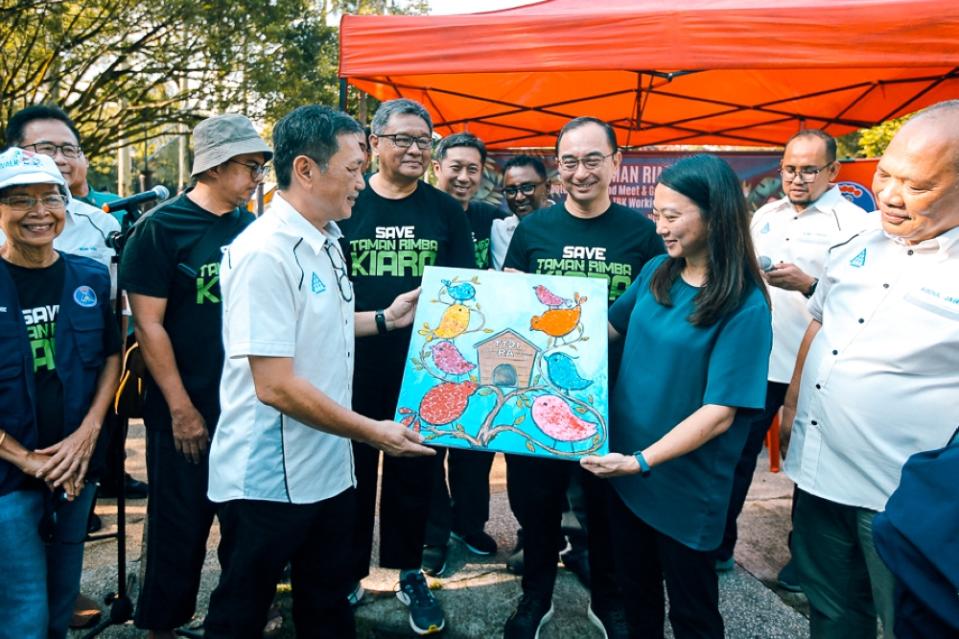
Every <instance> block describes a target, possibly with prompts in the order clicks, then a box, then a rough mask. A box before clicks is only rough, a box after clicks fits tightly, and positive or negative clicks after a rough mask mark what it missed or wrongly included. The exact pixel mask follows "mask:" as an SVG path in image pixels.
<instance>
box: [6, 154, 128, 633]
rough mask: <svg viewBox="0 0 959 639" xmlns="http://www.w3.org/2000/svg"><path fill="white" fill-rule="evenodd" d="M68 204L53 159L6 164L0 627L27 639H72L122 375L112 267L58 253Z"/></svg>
mask: <svg viewBox="0 0 959 639" xmlns="http://www.w3.org/2000/svg"><path fill="white" fill-rule="evenodd" d="M68 201H69V191H67V189H66V185H65V184H64V181H63V177H62V176H61V174H60V171H59V169H57V166H56V164H54V161H53V160H52V159H51V158H49V157H46V156H43V155H34V154H31V153H28V152H26V151H23V150H21V149H18V148H11V149H8V150H7V151H5V152H4V153H2V154H0V230H2V231H3V233H4V234H5V235H6V243H5V244H4V245H3V246H0V574H2V575H3V577H2V579H0V619H2V620H3V631H4V633H6V634H5V636H10V637H17V638H18V639H26V638H37V639H40V638H44V639H45V638H48V637H50V638H55V637H65V636H66V633H67V626H68V624H69V622H70V617H71V615H72V614H73V602H74V601H75V600H76V597H77V593H78V591H79V587H80V573H81V570H82V568H83V540H84V537H85V536H86V524H87V515H88V512H89V510H90V505H91V502H92V500H93V496H94V490H95V489H94V486H93V485H89V486H88V485H85V482H84V478H85V475H86V471H87V465H88V463H89V461H90V456H91V455H92V453H93V449H94V447H95V446H96V443H97V439H98V437H99V434H100V426H101V423H102V422H103V418H104V415H105V414H106V412H107V410H108V409H109V407H110V402H111V400H112V398H113V393H114V389H115V388H116V384H117V378H118V376H119V372H120V361H119V351H120V337H119V334H118V331H117V325H116V322H115V321H114V316H113V312H112V310H111V308H110V276H109V274H108V272H107V269H106V267H105V266H103V265H102V264H99V263H98V262H95V261H93V260H91V259H89V258H86V257H79V256H74V255H68V254H65V253H59V252H57V251H56V250H54V248H53V239H54V238H55V237H56V236H57V235H58V234H59V233H60V232H61V231H62V230H63V223H64V214H65V210H66V204H67V202H68Z"/></svg>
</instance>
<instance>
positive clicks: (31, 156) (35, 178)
mask: <svg viewBox="0 0 959 639" xmlns="http://www.w3.org/2000/svg"><path fill="white" fill-rule="evenodd" d="M21 184H56V185H57V186H59V187H60V190H61V191H64V192H66V189H67V185H66V182H64V180H63V174H61V173H60V169H58V168H57V163H56V162H54V161H53V158H51V157H50V156H47V155H42V154H40V153H32V152H30V151H25V150H23V149H20V148H17V147H15V146H12V147H10V148H9V149H7V150H6V151H4V152H3V153H0V189H5V188H7V187H8V186H19V185H21Z"/></svg>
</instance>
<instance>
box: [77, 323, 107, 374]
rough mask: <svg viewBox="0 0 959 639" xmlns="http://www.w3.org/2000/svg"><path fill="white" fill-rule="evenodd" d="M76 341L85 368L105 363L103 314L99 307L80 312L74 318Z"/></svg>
mask: <svg viewBox="0 0 959 639" xmlns="http://www.w3.org/2000/svg"><path fill="white" fill-rule="evenodd" d="M72 320H73V321H72V328H73V335H74V342H75V343H76V347H77V354H78V355H79V356H80V362H81V363H82V364H83V367H84V368H95V367H99V366H100V365H101V364H102V363H103V329H104V325H103V316H102V315H101V314H100V309H99V308H92V309H89V310H84V311H82V312H78V313H77V314H76V315H74V317H73V318H72Z"/></svg>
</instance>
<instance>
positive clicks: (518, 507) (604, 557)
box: [506, 455, 621, 603]
mask: <svg viewBox="0 0 959 639" xmlns="http://www.w3.org/2000/svg"><path fill="white" fill-rule="evenodd" d="M574 474H578V475H579V476H580V478H581V479H582V482H583V490H584V493H585V497H586V519H587V525H588V538H587V547H588V549H589V568H590V582H591V583H590V591H591V597H592V598H593V600H596V601H599V602H603V603H605V602H608V601H611V600H618V599H620V597H621V595H620V592H619V588H618V586H617V584H616V579H615V575H614V569H613V563H614V562H613V554H612V551H611V544H610V530H609V519H608V516H607V513H606V507H607V497H606V493H607V491H609V490H610V488H609V484H608V483H607V482H606V481H604V480H601V479H599V478H598V477H596V476H595V475H593V474H591V473H588V472H586V471H584V470H583V469H582V468H580V466H579V464H577V463H574V462H569V461H565V460H559V459H547V458H542V457H529V456H525V455H507V456H506V488H507V494H508V496H509V503H510V508H512V510H513V514H514V515H516V519H517V520H518V521H519V524H520V527H521V528H522V529H523V592H524V593H525V594H532V595H534V596H544V597H551V596H552V594H553V586H554V585H555V582H556V562H557V561H558V559H559V551H560V543H561V540H562V519H563V511H564V509H565V508H566V503H567V502H566V489H567V487H568V485H569V482H570V478H571V477H572V476H573V475H574Z"/></svg>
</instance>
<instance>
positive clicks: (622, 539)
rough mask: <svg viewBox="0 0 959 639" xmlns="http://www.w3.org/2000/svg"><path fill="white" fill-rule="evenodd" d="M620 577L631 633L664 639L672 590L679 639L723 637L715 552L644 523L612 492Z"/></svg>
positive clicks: (674, 624)
mask: <svg viewBox="0 0 959 639" xmlns="http://www.w3.org/2000/svg"><path fill="white" fill-rule="evenodd" d="M608 503H609V517H610V527H611V530H612V539H613V552H614V553H615V555H616V577H617V580H618V581H619V585H620V587H621V588H622V592H623V597H624V598H625V600H626V617H627V619H628V621H629V626H630V628H631V634H633V636H635V637H636V638H637V639H638V638H640V637H641V638H643V639H655V638H657V637H658V638H660V639H662V637H663V634H664V630H665V629H664V627H663V625H664V622H665V615H666V611H665V608H666V602H665V597H664V594H663V579H665V580H666V590H667V591H668V592H669V622H670V624H671V625H672V627H673V634H674V635H675V637H676V639H692V638H695V639H723V637H724V629H723V618H722V616H721V615H720V614H719V578H718V577H717V576H716V571H715V570H714V569H713V563H714V561H713V553H712V551H700V550H693V549H692V548H689V547H688V546H685V545H683V544H681V543H679V542H678V541H676V540H675V539H673V538H671V537H669V536H667V535H664V534H663V533H661V532H658V531H657V530H655V529H653V528H652V527H651V526H649V525H647V524H646V523H645V522H643V520H642V519H640V518H639V517H637V516H636V515H635V514H633V511H631V510H630V509H629V507H628V506H626V504H624V503H623V501H622V499H620V497H619V495H618V494H616V491H615V490H612V489H611V490H610V491H609V501H608Z"/></svg>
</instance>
